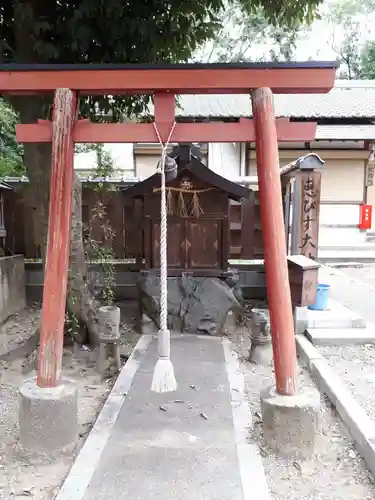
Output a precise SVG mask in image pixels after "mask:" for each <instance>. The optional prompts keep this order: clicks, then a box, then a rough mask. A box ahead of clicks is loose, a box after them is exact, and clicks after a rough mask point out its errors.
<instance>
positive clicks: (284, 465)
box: [232, 327, 375, 500]
mask: <svg viewBox="0 0 375 500" xmlns="http://www.w3.org/2000/svg"><path fill="white" fill-rule="evenodd" d="M232 341H233V342H234V344H235V350H236V352H237V353H238V355H239V357H240V366H241V368H242V371H243V373H244V376H245V384H246V390H247V395H248V398H249V403H250V406H251V411H252V415H253V423H254V426H253V430H252V432H251V434H250V440H251V441H252V442H255V443H257V444H258V446H259V447H260V450H261V454H262V459H263V464H264V468H265V473H266V477H267V482H268V485H269V489H270V493H271V497H272V499H273V500H342V499H344V498H345V500H374V499H375V482H374V479H373V478H372V476H371V474H370V473H369V471H368V470H367V468H366V465H365V463H364V461H363V460H362V458H361V457H360V456H359V454H358V453H357V451H356V448H355V446H354V444H353V442H352V441H351V439H350V437H349V434H348V432H347V431H346V429H345V428H344V426H343V424H342V423H341V420H340V418H339V417H338V415H337V413H336V411H335V410H334V408H333V407H332V406H331V404H330V403H329V401H328V400H327V399H326V398H322V406H321V415H320V430H319V435H318V442H317V447H316V450H317V452H316V454H315V456H314V457H312V458H311V459H309V460H306V461H298V462H297V461H295V460H288V459H286V458H282V457H280V456H276V455H275V453H273V452H272V450H270V449H269V448H268V446H267V445H266V443H265V442H264V439H263V435H262V425H261V424H262V420H261V415H260V402H259V393H260V391H261V390H262V389H263V388H264V387H267V386H269V385H272V384H273V382H274V373H273V369H272V367H261V366H258V365H254V364H251V363H249V362H248V361H246V359H247V355H248V349H249V333H248V330H247V329H246V328H245V327H242V328H240V329H239V330H238V332H237V334H236V335H235V336H233V338H232ZM372 354H373V355H375V350H374V351H372ZM327 355H328V356H329V354H327ZM335 362H336V361H335V360H332V363H335ZM335 366H337V365H335ZM349 369H350V368H349ZM349 369H348V371H349ZM299 381H300V385H301V387H311V386H313V385H314V383H313V381H312V380H311V377H310V376H309V374H308V372H307V371H306V370H305V369H304V368H303V367H299ZM374 398H375V396H374Z"/></svg>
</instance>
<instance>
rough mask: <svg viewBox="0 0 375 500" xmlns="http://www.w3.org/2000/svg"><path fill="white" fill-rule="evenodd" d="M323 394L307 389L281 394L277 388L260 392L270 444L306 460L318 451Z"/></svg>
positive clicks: (262, 411)
mask: <svg viewBox="0 0 375 500" xmlns="http://www.w3.org/2000/svg"><path fill="white" fill-rule="evenodd" d="M320 404H321V403H320V393H319V391H318V390H317V389H315V388H308V389H307V388H306V389H303V391H301V392H297V393H296V394H294V395H293V396H281V395H280V394H278V393H277V392H276V389H275V387H268V388H266V389H264V390H263V391H262V392H261V394H260V407H261V413H262V420H263V436H264V439H265V441H266V443H267V444H268V446H269V447H270V448H271V449H272V450H274V451H275V452H276V453H278V454H280V455H283V456H286V457H288V458H295V459H299V460H305V459H307V458H309V457H311V456H312V455H313V454H314V452H315V441H316V437H317V434H318V430H319V419H320Z"/></svg>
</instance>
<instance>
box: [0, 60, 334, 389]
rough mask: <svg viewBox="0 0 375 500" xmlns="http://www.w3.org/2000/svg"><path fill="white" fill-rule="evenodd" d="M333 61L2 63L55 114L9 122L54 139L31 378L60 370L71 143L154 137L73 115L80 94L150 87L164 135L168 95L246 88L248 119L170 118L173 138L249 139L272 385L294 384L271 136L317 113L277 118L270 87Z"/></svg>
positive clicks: (287, 85)
mask: <svg viewBox="0 0 375 500" xmlns="http://www.w3.org/2000/svg"><path fill="white" fill-rule="evenodd" d="M337 67H338V64H337V63H336V62H328V63H324V62H323V63H322V62H307V63H281V64H280V63H279V64H266V63H264V64H179V65H164V66H153V65H2V66H0V92H2V93H11V94H41V93H54V107H53V119H52V122H51V121H46V120H39V121H38V123H36V124H22V125H18V126H17V138H18V140H19V141H20V142H52V173H51V190H50V208H49V221H48V248H47V254H46V255H47V257H46V265H45V277H44V292H43V311H42V319H41V328H40V334H41V339H40V354H39V362H38V376H37V384H38V386H39V387H55V386H57V385H58V384H59V383H60V380H61V365H62V346H63V326H64V316H65V301H66V288H67V275H68V265H69V248H70V230H71V218H72V213H71V209H70V207H71V204H72V183H73V159H74V143H75V142H83V143H94V142H104V143H105V142H124V143H125V142H140V143H141V142H148V143H149V142H157V137H156V134H155V128H154V126H153V124H147V123H142V124H136V123H122V124H97V123H90V122H89V121H88V120H77V106H78V98H79V95H104V94H106V95H119V94H153V95H154V98H155V112H154V120H155V124H156V126H157V128H158V130H159V133H160V136H161V139H162V141H166V140H167V138H168V134H169V132H170V130H171V128H172V126H173V124H174V123H175V95H177V94H213V93H219V94H224V93H232V94H245V93H250V94H251V99H252V106H253V117H254V118H253V120H247V119H242V120H240V121H239V122H237V123H177V124H176V126H175V129H174V132H173V135H172V137H171V142H175V143H176V142H256V152H257V171H258V182H259V195H260V209H261V221H262V228H263V237H264V248H265V252H264V257H265V265H266V276H267V288H268V301H269V311H270V321H271V329H272V333H273V335H272V342H273V353H274V363H275V377H276V389H277V392H278V393H279V394H283V395H292V394H294V393H295V392H296V349H295V339H294V327H293V314H292V305H291V298H290V289H289V280H288V268H287V258H286V244H285V232H284V223H283V207H282V194H281V184H280V171H279V158H278V141H306V142H309V141H311V140H313V139H314V138H315V131H316V123H293V122H289V120H288V119H286V118H280V119H275V116H274V109H273V97H272V92H274V93H283V94H299V93H326V92H328V91H329V90H330V89H331V88H332V87H333V84H334V78H335V73H336V69H337Z"/></svg>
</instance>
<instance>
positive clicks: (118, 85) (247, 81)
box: [0, 62, 337, 143]
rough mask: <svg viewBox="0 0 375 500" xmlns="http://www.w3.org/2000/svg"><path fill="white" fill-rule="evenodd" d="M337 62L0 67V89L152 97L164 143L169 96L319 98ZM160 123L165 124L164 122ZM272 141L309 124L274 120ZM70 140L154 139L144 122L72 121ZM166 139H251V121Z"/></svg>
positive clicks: (42, 126)
mask: <svg viewBox="0 0 375 500" xmlns="http://www.w3.org/2000/svg"><path fill="white" fill-rule="evenodd" d="M336 69H337V62H305V63H294V62H293V63H277V64H275V63H262V64H242V63H239V64H171V65H94V64H93V65H91V64H86V65H54V64H48V65H0V92H3V93H13V94H25V93H26V94H27V93H33V94H35V93H51V92H54V91H55V90H56V89H57V88H68V89H70V90H72V91H74V92H76V93H77V94H78V95H88V94H92V95H105V94H107V95H108V94H109V95H115V94H154V95H155V122H156V123H157V124H158V127H159V130H160V135H161V138H162V139H163V140H164V141H166V139H167V137H168V130H170V127H171V123H173V122H174V121H175V99H174V98H175V95H176V94H209V93H233V94H236V93H237V94H238V93H249V92H250V91H251V90H252V89H254V88H260V87H266V88H270V89H271V90H272V91H273V92H274V93H284V94H285V93H296V94H298V93H326V92H328V91H329V90H330V89H331V88H332V86H333V83H334V78H335V73H336ZM167 124H168V125H167ZM276 125H277V137H278V140H279V142H285V141H311V140H313V139H314V138H315V132H316V124H315V123H289V122H288V120H287V119H285V118H281V119H278V120H277V123H276ZM17 138H18V140H19V141H20V142H51V141H52V124H51V122H49V121H39V122H38V124H35V125H19V126H18V127H17ZM73 141H74V142H76V143H79V142H84V143H96V142H104V143H105V142H108V143H109V142H115V143H117V142H130V143H133V142H138V143H141V142H144V143H150V142H154V141H155V130H154V127H153V125H152V124H148V123H143V124H139V123H138V124H134V123H117V124H113V123H112V124H98V123H95V124H94V123H89V122H88V121H87V120H78V121H77V122H76V123H75V126H74V130H73ZM171 141H172V142H175V143H179V142H195V141H200V142H254V141H255V129H254V124H253V122H252V120H246V119H241V120H240V121H239V122H237V123H221V124H220V123H199V124H198V123H194V124H193V123H178V124H177V125H176V127H175V129H174V132H173V136H172V137H171Z"/></svg>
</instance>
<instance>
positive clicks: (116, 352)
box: [98, 306, 121, 375]
mask: <svg viewBox="0 0 375 500" xmlns="http://www.w3.org/2000/svg"><path fill="white" fill-rule="evenodd" d="M120 316H121V311H120V308H119V307H116V306H103V307H100V308H99V311H98V323H99V356H98V372H99V373H100V374H101V375H104V373H105V371H106V369H107V367H108V348H111V350H112V354H113V358H114V361H115V365H116V368H117V370H120V369H121V359H120Z"/></svg>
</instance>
